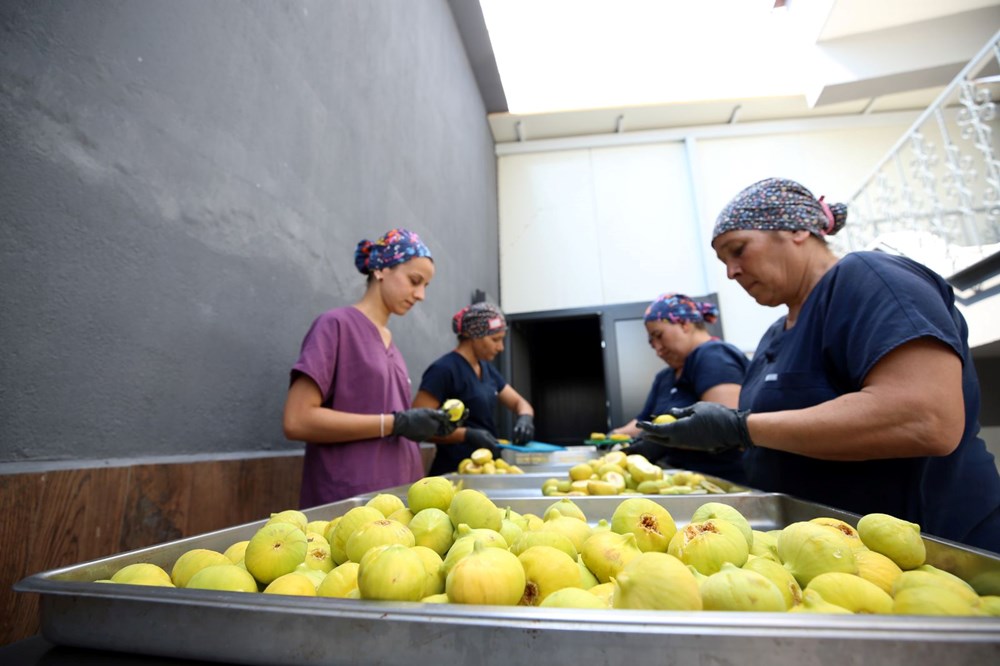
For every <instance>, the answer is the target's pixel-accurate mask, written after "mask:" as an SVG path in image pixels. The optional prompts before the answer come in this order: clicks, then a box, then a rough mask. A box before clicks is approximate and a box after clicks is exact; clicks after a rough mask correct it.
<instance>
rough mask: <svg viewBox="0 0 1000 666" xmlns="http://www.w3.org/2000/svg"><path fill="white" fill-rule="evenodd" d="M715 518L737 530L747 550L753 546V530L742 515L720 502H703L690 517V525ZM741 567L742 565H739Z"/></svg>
mask: <svg viewBox="0 0 1000 666" xmlns="http://www.w3.org/2000/svg"><path fill="white" fill-rule="evenodd" d="M714 518H717V519H719V520H725V521H728V522H730V523H732V524H733V525H735V526H736V527H738V528H739V530H740V533H741V534H742V535H743V538H744V539H746V540H747V549H748V550H749V548H750V547H752V546H753V528H752V527H750V522H749V521H748V520H747V519H746V518H745V517H744V516H743V514H742V513H740V512H739V511H737V510H736V509H734V508H733V507H731V506H729V505H728V504H723V503H722V502H705V503H704V504H702V505H701V506H699V507H698V508H697V509H695V511H694V513H693V514H692V515H691V522H692V523H700V522H703V521H706V520H711V519H714ZM739 566H742V565H739Z"/></svg>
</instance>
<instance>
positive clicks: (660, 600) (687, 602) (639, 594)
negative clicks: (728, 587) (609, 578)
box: [613, 536, 780, 610]
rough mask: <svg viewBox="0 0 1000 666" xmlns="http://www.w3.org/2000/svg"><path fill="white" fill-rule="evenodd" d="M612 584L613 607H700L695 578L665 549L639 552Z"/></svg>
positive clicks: (678, 608)
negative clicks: (664, 550) (663, 550)
mask: <svg viewBox="0 0 1000 666" xmlns="http://www.w3.org/2000/svg"><path fill="white" fill-rule="evenodd" d="M740 538H741V539H742V538H743V537H742V536H741V537H740ZM744 543H745V542H744ZM614 584H615V591H614V595H613V603H614V607H615V608H631V609H639V610H701V609H702V601H701V594H700V592H699V591H698V582H697V581H696V580H695V579H694V576H693V575H692V574H691V572H690V571H688V568H687V567H686V566H685V565H684V564H683V563H682V562H681V561H680V560H678V559H677V558H676V557H674V556H673V555H667V554H666V553H655V552H648V553H640V554H639V555H637V556H636V557H634V558H633V559H632V560H631V561H630V562H629V563H628V564H626V565H625V566H624V567H623V568H622V569H621V570H620V571H619V572H618V574H617V575H616V576H614ZM779 598H780V595H779Z"/></svg>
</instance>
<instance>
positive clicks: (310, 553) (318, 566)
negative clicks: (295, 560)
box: [303, 540, 333, 575]
mask: <svg viewBox="0 0 1000 666" xmlns="http://www.w3.org/2000/svg"><path fill="white" fill-rule="evenodd" d="M303 564H304V565H305V567H306V568H309V569H314V570H316V571H321V572H323V574H324V575H325V574H326V573H327V572H328V571H330V570H331V569H333V558H332V557H330V544H328V543H327V542H326V541H325V540H323V541H319V540H317V541H315V542H313V543H308V540H307V545H306V555H305V559H304V560H303Z"/></svg>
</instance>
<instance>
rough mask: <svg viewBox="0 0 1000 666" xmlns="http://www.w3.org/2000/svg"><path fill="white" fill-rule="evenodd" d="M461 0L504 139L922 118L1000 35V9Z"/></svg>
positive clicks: (912, 2)
mask: <svg viewBox="0 0 1000 666" xmlns="http://www.w3.org/2000/svg"><path fill="white" fill-rule="evenodd" d="M449 2H450V4H451V7H452V11H453V14H454V15H455V19H456V24H457V25H458V27H459V31H460V33H461V35H462V39H463V41H464V43H465V46H466V51H467V53H468V54H469V60H470V62H471V63H472V66H473V71H474V73H475V75H476V80H477V83H478V84H479V88H480V92H481V93H482V97H483V100H484V103H485V104H486V107H487V111H488V112H489V124H490V129H491V131H492V133H493V138H494V141H495V142H496V143H507V142H519V141H533V140H541V139H552V138H559V137H567V136H584V135H594V134H606V133H615V132H635V131H644V130H660V129H670V128H679V127H694V126H699V125H719V124H726V123H737V122H738V123H746V122H754V121H765V120H788V119H800V118H812V117H819V116H837V115H862V114H878V113H886V112H893V111H918V110H922V109H924V108H926V107H927V106H928V105H929V104H930V103H931V102H933V101H934V100H935V99H936V98H937V96H938V95H939V93H940V92H941V90H942V89H943V87H944V86H945V85H946V84H948V83H949V82H950V81H951V80H952V79H953V78H954V77H955V75H956V74H957V73H958V72H959V71H960V70H961V69H962V67H963V66H964V65H965V64H966V63H967V62H968V61H969V60H970V59H971V58H972V57H973V56H975V54H976V53H977V52H978V51H979V50H980V49H981V48H982V46H983V45H984V44H986V43H987V41H988V40H990V39H991V38H992V37H993V35H994V34H995V32H996V31H997V29H998V28H1000V0H946V1H944V2H942V1H940V0H786V1H785V2H783V3H782V2H777V3H775V2H774V0H698V2H695V3H684V2H679V1H677V2H675V1H673V0H662V1H660V2H653V1H651V0H449ZM775 4H778V5H785V6H784V7H779V8H775ZM636 12H638V13H636ZM719 16H723V17H726V18H724V19H723V20H719V19H718V17H719ZM491 37H492V40H491ZM615 38H622V39H624V41H617V42H616V41H615Z"/></svg>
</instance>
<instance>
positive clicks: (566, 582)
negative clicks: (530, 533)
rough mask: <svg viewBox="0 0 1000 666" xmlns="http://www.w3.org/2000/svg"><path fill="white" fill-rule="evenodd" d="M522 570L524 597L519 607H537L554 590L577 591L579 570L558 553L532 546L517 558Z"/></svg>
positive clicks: (574, 563) (563, 555) (572, 562)
mask: <svg viewBox="0 0 1000 666" xmlns="http://www.w3.org/2000/svg"><path fill="white" fill-rule="evenodd" d="M517 559H518V560H520V561H521V566H522V567H523V568H524V594H523V595H522V596H521V601H520V605H522V606H538V605H540V604H541V603H542V601H544V600H545V597H547V596H549V595H550V594H552V593H553V592H555V591H556V590H561V589H563V588H565V587H580V582H581V581H580V567H579V565H577V563H576V562H575V561H574V560H573V558H572V557H570V556H569V555H567V554H566V553H564V552H563V551H561V550H557V549H555V548H553V547H551V546H534V547H532V548H529V549H528V550H526V551H524V552H523V553H521V554H520V555H518V556H517Z"/></svg>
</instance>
